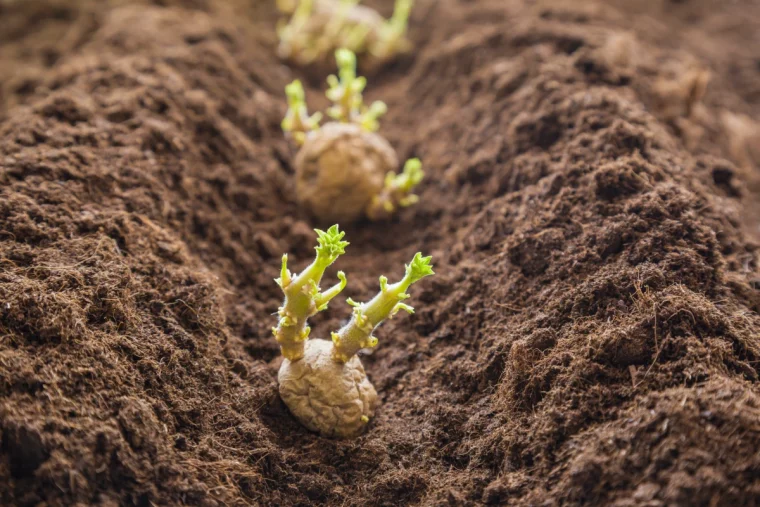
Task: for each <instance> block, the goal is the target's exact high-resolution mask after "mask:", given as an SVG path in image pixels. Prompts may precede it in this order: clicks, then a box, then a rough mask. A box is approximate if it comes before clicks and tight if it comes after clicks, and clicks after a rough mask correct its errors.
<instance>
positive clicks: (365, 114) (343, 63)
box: [325, 48, 388, 132]
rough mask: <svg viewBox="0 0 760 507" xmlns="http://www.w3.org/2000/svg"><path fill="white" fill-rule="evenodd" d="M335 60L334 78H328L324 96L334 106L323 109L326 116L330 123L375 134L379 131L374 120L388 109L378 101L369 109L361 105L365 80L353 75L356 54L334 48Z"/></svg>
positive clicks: (378, 124)
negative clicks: (349, 124)
mask: <svg viewBox="0 0 760 507" xmlns="http://www.w3.org/2000/svg"><path fill="white" fill-rule="evenodd" d="M335 61H336V62H337V64H338V75H337V76H336V75H335V74H331V75H330V76H328V78H327V84H328V85H330V88H329V89H328V90H327V92H326V93H325V94H326V95H327V98H328V99H330V100H331V101H332V102H333V104H334V105H333V106H332V107H331V108H329V109H328V110H327V115H328V116H329V117H330V118H332V119H333V120H336V121H339V122H343V123H349V122H354V123H356V124H358V125H359V126H361V127H362V128H363V129H364V130H366V131H367V132H375V131H376V130H377V129H378V128H380V122H379V121H378V119H379V118H380V117H381V116H382V115H384V114H385V113H386V112H387V111H388V106H386V105H385V102H382V101H379V100H378V101H375V102H373V103H372V105H371V106H369V107H366V106H365V105H364V97H363V96H362V92H363V91H364V88H366V86H367V78H365V77H363V76H357V75H356V54H355V53H354V52H353V51H351V50H350V49H346V48H341V49H338V50H337V51H335Z"/></svg>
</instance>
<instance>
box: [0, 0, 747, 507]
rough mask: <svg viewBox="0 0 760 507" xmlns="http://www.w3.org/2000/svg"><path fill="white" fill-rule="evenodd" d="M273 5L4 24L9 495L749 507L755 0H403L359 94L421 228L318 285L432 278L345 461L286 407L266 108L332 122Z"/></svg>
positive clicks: (2, 169) (290, 246) (275, 150)
mask: <svg viewBox="0 0 760 507" xmlns="http://www.w3.org/2000/svg"><path fill="white" fill-rule="evenodd" d="M273 4H274V2H254V1H251V0H238V1H233V0H229V1H226V2H224V1H212V0H186V1H181V0H154V1H152V2H148V1H146V2H128V1H125V0H81V1H74V0H70V1H64V0H35V1H21V0H0V24H2V27H3V28H2V30H0V394H1V396H2V398H1V400H0V432H1V436H0V440H1V445H0V477H1V479H0V503H2V504H4V505H49V506H53V505H108V506H110V505H140V506H150V505H180V504H187V505H208V506H212V505H278V506H279V505H282V506H290V505H335V506H344V505H346V506H365V505H373V506H374V505H390V506H398V505H425V506H439V505H452V506H459V505H462V506H465V505H484V504H493V505H580V504H590V505H615V506H620V507H622V506H631V505H647V506H660V505H705V506H718V505H758V504H760V453H759V452H758V449H760V271H759V268H758V256H759V248H760V247H759V245H758V237H760V229H759V228H758V227H759V226H760V150H758V146H760V127H759V126H758V123H756V120H755V119H756V118H760V53H758V48H760V6H759V5H758V4H757V3H756V2H752V1H749V0H747V1H735V2H720V3H719V4H720V5H718V2H710V1H708V0H704V1H702V0H682V1H665V0H659V1H658V0H647V1H639V2H625V1H623V0H620V1H609V2H590V1H589V2H581V1H565V2H561V1H554V0H549V1H527V0H525V1H518V0H498V1H496V0H494V1H491V2H489V1H465V0H458V1H457V0H417V2H416V6H415V10H414V13H413V19H412V22H411V36H412V38H413V39H414V41H415V44H416V50H415V51H414V53H413V54H411V55H409V56H407V57H404V58H401V59H399V60H397V61H396V62H394V63H392V64H390V65H388V66H386V67H384V68H382V69H378V70H377V71H376V72H374V73H373V74H372V75H370V76H369V79H370V85H369V89H368V99H369V100H374V99H378V98H382V99H384V100H385V101H386V102H387V103H388V106H389V109H390V112H389V114H388V115H387V117H386V118H385V119H384V121H383V126H382V130H381V133H382V134H383V135H385V136H386V137H387V138H388V139H389V140H390V141H391V143H392V144H393V146H394V148H396V149H397V150H398V152H399V157H400V158H401V159H404V158H406V157H411V156H419V157H420V158H422V160H423V161H424V165H425V169H426V171H427V177H426V179H425V181H424V182H423V183H422V185H421V189H420V197H421V199H420V203H419V204H418V205H416V206H414V207H412V208H409V209H406V210H405V211H404V212H403V213H402V214H401V215H399V216H398V217H397V218H395V219H394V220H392V221H390V222H385V223H359V224H356V225H354V226H350V227H345V228H346V229H347V239H348V240H349V241H350V242H351V245H350V246H349V247H348V249H347V253H346V255H345V256H343V257H341V259H340V260H339V261H338V263H337V264H336V266H334V270H331V271H330V272H329V276H328V277H327V279H328V280H329V281H328V280H326V283H331V282H332V280H334V279H335V276H334V275H335V271H337V269H341V270H343V271H345V272H346V273H347V275H348V278H349V287H348V288H347V289H346V291H345V295H346V296H351V297H353V298H354V299H357V300H361V299H366V298H368V297H370V296H371V295H373V293H374V292H375V291H376V290H377V288H378V282H377V278H378V276H379V275H381V274H385V275H387V276H388V277H389V278H390V279H391V280H393V279H394V278H396V277H399V276H401V274H402V272H403V271H402V264H403V263H404V262H408V260H409V259H411V257H412V255H413V254H414V253H415V252H416V251H422V252H424V253H426V254H432V255H433V257H434V260H435V265H436V272H437V274H436V276H434V277H431V278H427V279H425V280H424V281H422V282H421V283H419V284H418V286H415V287H414V288H413V290H412V300H411V301H412V303H413V304H414V306H415V307H416V308H417V312H416V314H415V315H413V316H399V317H397V318H395V319H393V320H391V321H389V322H387V323H385V324H384V325H383V326H382V328H381V329H380V330H379V331H378V333H377V336H378V338H379V340H380V344H379V346H378V347H377V349H376V350H375V352H374V354H372V355H368V356H365V357H364V358H363V362H364V365H365V367H366V369H367V372H368V374H369V377H370V379H371V380H372V381H373V382H374V384H375V386H376V387H377V390H378V392H379V397H380V403H381V404H380V408H379V411H378V413H377V416H376V418H375V419H373V421H372V422H371V423H370V425H369V428H368V431H367V432H366V434H365V435H363V436H362V437H361V438H359V439H357V440H354V441H341V440H329V439H324V438H321V437H319V436H317V435H315V434H312V433H309V432H308V431H307V430H305V429H304V428H303V427H302V426H300V425H299V424H298V423H297V422H296V421H295V420H294V419H293V418H292V416H291V415H290V414H289V412H288V411H287V409H286V407H285V406H284V405H283V403H282V402H281V401H280V399H279V396H278V394H277V383H276V372H277V368H278V366H279V364H280V358H279V354H278V348H277V345H276V343H275V341H274V340H273V338H272V336H271V332H270V328H271V327H272V325H273V324H274V323H275V320H276V318H275V317H274V316H272V313H273V312H274V311H276V309H277V307H278V305H279V304H280V298H281V294H280V292H279V288H278V287H277V286H276V285H275V283H274V282H273V278H275V277H276V276H277V274H278V269H279V262H280V257H281V255H282V253H284V252H288V253H289V254H290V260H291V264H292V265H293V267H294V268H295V269H300V268H302V267H303V266H305V265H306V264H307V263H308V262H310V258H311V257H312V255H313V245H314V238H315V235H314V233H313V232H312V228H313V227H314V225H315V224H313V223H312V222H311V221H310V219H309V217H308V216H306V215H305V214H304V213H303V212H302V211H301V210H299V208H298V206H297V204H296V202H295V198H294V186H295V184H294V169H293V159H294V154H295V148H294V147H293V146H292V145H291V144H289V142H288V141H287V140H286V139H285V138H284V136H283V135H282V132H281V131H280V128H279V122H280V120H281V118H282V116H283V114H284V100H283V87H284V85H285V84H286V83H287V82H289V81H290V80H292V79H293V78H295V77H302V78H308V79H309V81H308V82H310V83H312V86H311V88H310V89H309V90H307V95H308V98H309V100H310V103H311V105H312V109H314V108H316V107H318V106H322V105H324V102H325V99H324V98H323V97H322V95H321V94H322V90H323V89H324V87H323V86H322V83H323V79H324V76H323V75H320V74H319V73H318V72H317V71H315V70H314V69H298V68H293V67H290V66H288V65H286V64H285V63H283V62H280V61H278V60H277V58H276V57H275V56H274V55H275V52H274V48H275V46H276V36H275V33H274V26H275V22H276V19H277V14H276V12H275V10H274V5H273ZM371 5H374V6H376V7H377V8H378V9H379V10H381V11H382V12H383V13H384V14H388V13H389V12H390V10H391V8H392V6H391V5H390V2H374V3H371ZM349 314H350V311H349V307H348V305H346V304H344V302H343V297H340V298H339V300H336V301H335V302H334V303H333V304H332V305H331V307H330V309H329V310H328V311H326V312H323V313H320V314H319V315H318V316H317V317H316V318H314V319H313V330H312V336H317V337H319V336H322V337H325V336H329V332H330V330H332V329H335V328H336V327H337V326H339V325H340V323H341V322H342V321H344V320H345V319H346V318H347V317H348V316H349Z"/></svg>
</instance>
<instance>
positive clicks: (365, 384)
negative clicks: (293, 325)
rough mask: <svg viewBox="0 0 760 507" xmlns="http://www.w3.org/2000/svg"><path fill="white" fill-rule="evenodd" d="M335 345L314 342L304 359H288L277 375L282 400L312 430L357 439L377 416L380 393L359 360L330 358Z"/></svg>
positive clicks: (317, 340)
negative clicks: (341, 361) (378, 394)
mask: <svg viewBox="0 0 760 507" xmlns="http://www.w3.org/2000/svg"><path fill="white" fill-rule="evenodd" d="M332 346H333V344H332V342H329V341H326V340H319V339H311V340H308V341H307V342H306V350H305V355H304V357H303V358H302V359H299V360H297V361H290V360H288V359H285V360H284V361H283V363H282V366H280V371H279V373H278V375H277V379H278V381H279V383H280V397H281V398H282V400H283V401H284V402H285V405H287V406H288V408H289V409H290V412H291V413H292V414H293V415H294V416H295V417H296V419H298V421H299V422H300V423H301V424H303V425H304V426H305V427H306V428H308V429H310V430H311V431H314V432H317V433H319V434H320V435H322V436H325V437H337V438H355V437H357V436H359V435H360V434H361V433H362V432H363V431H364V429H365V428H366V426H367V422H368V421H369V419H370V418H371V417H372V416H373V415H374V414H375V407H376V406H377V391H375V387H374V386H373V385H372V383H371V382H370V381H369V379H368V378H367V374H366V373H365V372H364V367H363V366H362V363H361V361H360V360H359V358H358V357H356V356H353V357H352V358H351V359H349V360H348V361H347V362H346V363H345V364H343V363H337V362H335V361H333V359H332V358H331V356H330V354H331V351H332Z"/></svg>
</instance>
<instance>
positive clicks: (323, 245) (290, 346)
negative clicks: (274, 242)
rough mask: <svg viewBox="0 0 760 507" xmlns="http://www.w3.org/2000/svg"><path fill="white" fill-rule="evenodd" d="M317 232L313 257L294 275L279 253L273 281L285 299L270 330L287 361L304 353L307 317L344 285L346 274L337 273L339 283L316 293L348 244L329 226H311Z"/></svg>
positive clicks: (284, 256) (320, 308) (325, 303)
mask: <svg viewBox="0 0 760 507" xmlns="http://www.w3.org/2000/svg"><path fill="white" fill-rule="evenodd" d="M315 231H316V233H317V243H318V245H317V247H316V248H315V250H316V251H317V255H316V258H315V259H314V262H312V263H311V264H310V265H309V266H308V267H307V268H306V269H304V270H303V271H302V272H301V273H300V274H298V275H292V274H291V273H290V271H289V270H288V255H287V254H285V255H283V256H282V268H281V273H280V278H277V279H276V280H275V282H277V285H279V286H280V288H281V289H282V292H283V293H284V294H285V301H284V303H283V304H282V306H281V307H280V308H279V310H278V315H279V316H280V320H279V322H278V323H277V327H275V328H272V333H273V334H274V336H275V339H276V340H277V343H279V344H280V350H281V351H282V355H283V356H285V357H286V358H287V359H290V360H291V361H295V360H298V359H300V358H302V357H303V355H304V342H305V341H306V339H307V338H308V337H309V332H310V331H311V329H310V328H309V326H308V325H306V321H307V319H308V318H309V317H311V316H313V315H315V314H316V313H317V312H320V311H322V310H324V309H326V308H327V304H328V303H329V302H330V300H331V299H333V298H334V297H335V296H337V295H338V294H340V292H341V291H342V290H343V289H344V288H345V286H346V275H345V274H344V273H343V272H342V271H340V272H338V279H339V280H340V282H339V283H337V284H336V285H334V286H333V287H331V288H330V289H328V290H326V291H324V292H320V290H319V284H320V282H321V281H322V276H323V275H324V273H325V270H326V269H327V268H328V266H330V265H331V264H332V263H333V262H335V260H336V259H337V258H338V257H339V256H340V255H342V254H344V253H345V248H346V246H348V242H347V241H342V239H343V236H344V235H345V232H342V231H340V230H339V229H338V226H337V225H333V226H332V227H330V228H329V229H328V230H327V231H321V230H319V229H315Z"/></svg>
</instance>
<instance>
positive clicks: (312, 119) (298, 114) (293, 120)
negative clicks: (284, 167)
mask: <svg viewBox="0 0 760 507" xmlns="http://www.w3.org/2000/svg"><path fill="white" fill-rule="evenodd" d="M285 95H286V96H287V100H288V112H287V113H286V114H285V118H283V120H282V130H284V131H285V132H290V134H291V135H292V136H293V139H295V141H296V142H297V143H298V144H299V145H301V144H303V143H304V141H305V140H306V134H307V133H308V132H311V131H312V130H317V129H318V128H319V122H320V121H321V120H322V113H314V114H313V115H311V116H309V112H308V110H307V108H306V94H305V93H304V91H303V85H302V84H301V81H299V80H298V79H296V80H295V81H293V82H292V83H290V84H289V85H287V86H286V87H285Z"/></svg>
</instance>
